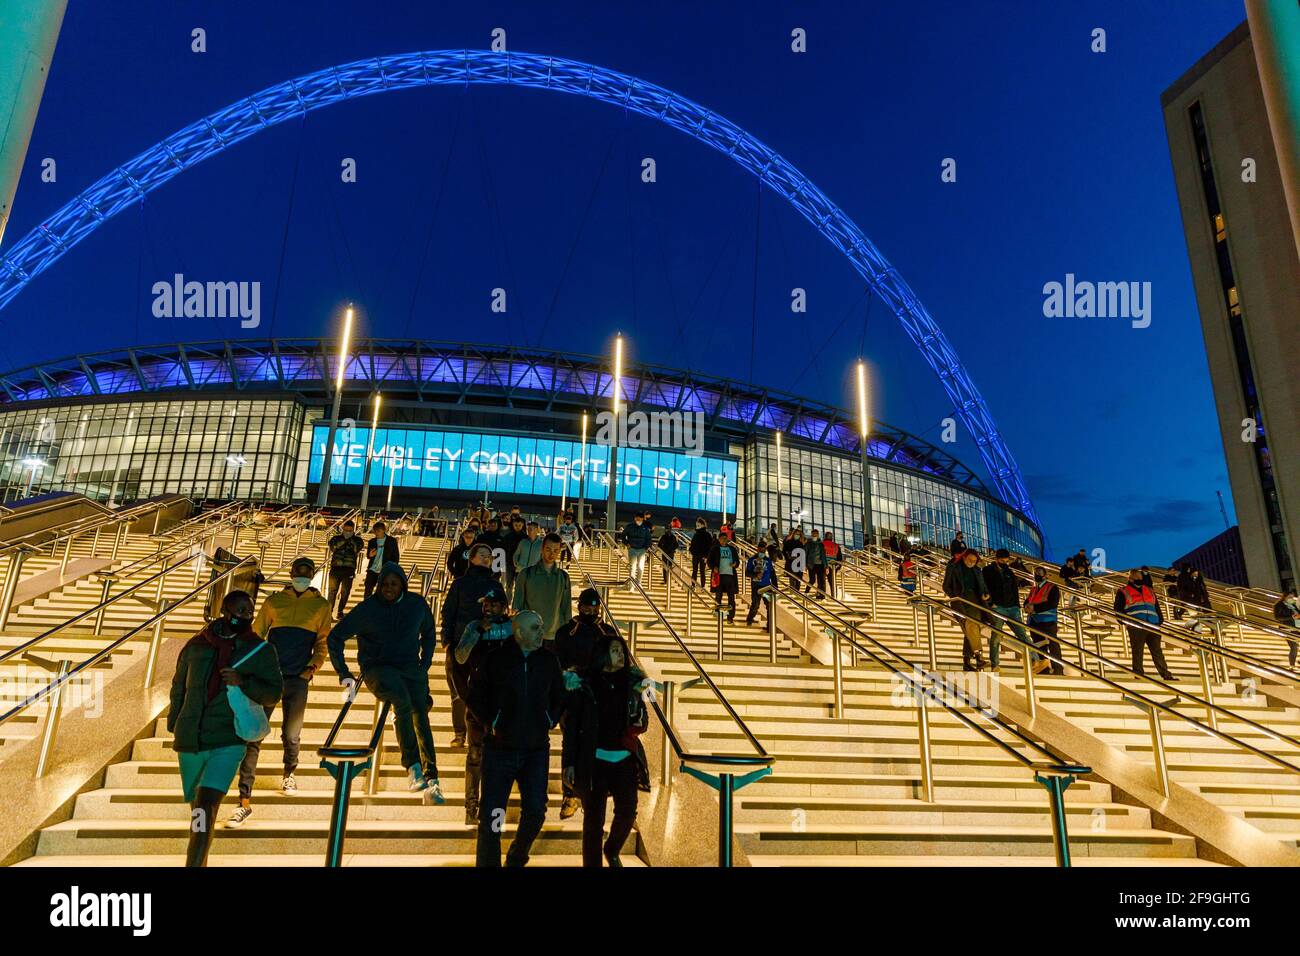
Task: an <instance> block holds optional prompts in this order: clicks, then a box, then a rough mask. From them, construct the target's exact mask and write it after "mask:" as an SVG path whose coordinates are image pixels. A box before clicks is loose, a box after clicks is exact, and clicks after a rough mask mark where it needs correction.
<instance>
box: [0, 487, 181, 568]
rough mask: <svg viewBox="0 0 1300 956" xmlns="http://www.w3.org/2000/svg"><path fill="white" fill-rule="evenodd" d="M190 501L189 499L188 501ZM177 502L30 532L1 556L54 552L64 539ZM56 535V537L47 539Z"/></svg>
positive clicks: (0, 550) (2, 547) (0, 548)
mask: <svg viewBox="0 0 1300 956" xmlns="http://www.w3.org/2000/svg"><path fill="white" fill-rule="evenodd" d="M186 500H188V499H186ZM173 504H175V501H161V502H147V503H145V504H139V505H132V506H131V507H130V508H126V509H123V510H121V511H115V512H111V513H109V514H95V515H82V516H81V517H80V518H74V519H72V520H71V521H67V522H64V523H63V524H60V525H55V526H54V527H52V528H42V529H40V530H38V531H29V532H27V534H25V535H23V536H22V537H20V538H15V539H14V540H12V541H6V542H3V543H0V555H5V554H8V553H9V552H10V551H14V550H17V549H19V548H29V549H31V550H33V551H39V550H41V549H42V548H47V547H48V548H51V550H52V551H53V549H54V548H56V547H57V546H58V545H59V544H60V543H61V542H62V541H64V539H71V538H75V537H77V536H78V535H81V534H84V533H86V532H88V531H94V530H95V529H96V528H104V527H107V526H108V525H113V524H118V523H121V522H125V521H134V520H135V519H136V518H138V517H140V515H143V514H147V513H148V512H149V511H150V510H151V509H152V510H155V511H161V510H162V509H163V508H165V507H170V506H171V505H173ZM52 532H53V533H54V537H45V538H42V536H43V535H49V534H51V533H52ZM29 539H41V540H38V541H36V542H35V543H29Z"/></svg>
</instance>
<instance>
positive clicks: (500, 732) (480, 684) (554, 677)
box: [465, 639, 564, 750]
mask: <svg viewBox="0 0 1300 956" xmlns="http://www.w3.org/2000/svg"><path fill="white" fill-rule="evenodd" d="M465 705H466V706H467V707H468V708H469V709H470V712H471V713H472V714H473V715H474V716H475V718H477V719H478V721H479V723H481V724H482V725H483V726H484V728H485V729H486V731H487V733H486V735H485V737H484V742H483V745H484V746H485V747H488V748H491V749H494V750H538V749H541V748H549V747H550V743H551V740H550V734H551V728H552V727H554V726H555V725H556V724H557V723H558V722H559V720H560V713H561V712H562V711H563V710H564V675H563V673H561V671H560V659H559V658H558V657H556V656H555V655H554V654H552V653H551V652H550V651H548V650H547V649H546V648H545V647H539V648H538V649H537V650H535V651H533V652H532V653H531V654H529V655H527V656H524V652H523V651H522V650H520V649H519V642H518V641H515V640H513V639H511V640H509V641H503V642H501V646H500V647H498V648H497V649H496V650H494V651H493V652H492V653H490V654H488V655H487V657H486V658H485V659H484V661H483V663H482V664H481V665H480V666H479V668H478V670H477V671H476V672H475V673H474V675H473V679H472V680H471V681H470V684H469V693H468V694H467V695H466V697H465Z"/></svg>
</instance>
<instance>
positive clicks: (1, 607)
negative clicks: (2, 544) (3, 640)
mask: <svg viewBox="0 0 1300 956" xmlns="http://www.w3.org/2000/svg"><path fill="white" fill-rule="evenodd" d="M26 560H27V549H26V548H21V547H20V548H18V549H17V550H16V551H14V553H13V554H12V555H10V556H9V570H8V572H6V574H5V584H4V590H3V591H0V631H3V630H4V629H5V628H6V627H8V626H9V612H10V610H11V609H12V608H13V605H14V596H15V595H16V594H17V593H18V578H19V577H20V576H21V575H22V573H23V562H24V561H26Z"/></svg>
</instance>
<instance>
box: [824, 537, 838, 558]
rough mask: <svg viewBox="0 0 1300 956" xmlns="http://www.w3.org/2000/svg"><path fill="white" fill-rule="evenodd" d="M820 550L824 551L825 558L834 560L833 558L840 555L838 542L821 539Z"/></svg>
mask: <svg viewBox="0 0 1300 956" xmlns="http://www.w3.org/2000/svg"><path fill="white" fill-rule="evenodd" d="M822 550H824V551H825V552H826V558H827V560H834V559H835V558H838V557H839V556H840V546H839V542H836V541H825V540H823V541H822Z"/></svg>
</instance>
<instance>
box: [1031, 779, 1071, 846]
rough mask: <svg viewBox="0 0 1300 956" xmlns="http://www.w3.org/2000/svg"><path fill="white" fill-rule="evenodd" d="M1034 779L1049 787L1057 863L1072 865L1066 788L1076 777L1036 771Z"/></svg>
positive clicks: (1048, 795)
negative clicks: (1066, 813) (1067, 828)
mask: <svg viewBox="0 0 1300 956" xmlns="http://www.w3.org/2000/svg"><path fill="white" fill-rule="evenodd" d="M1034 780H1036V781H1037V782H1038V783H1041V784H1042V785H1043V786H1044V787H1045V788H1046V789H1047V799H1048V801H1049V803H1050V804H1051V813H1052V848H1053V849H1054V850H1055V851H1056V865H1057V866H1060V867H1068V866H1070V836H1069V833H1068V831H1067V830H1066V826H1065V788H1066V787H1068V786H1069V785H1070V784H1072V783H1074V777H1072V776H1070V775H1069V774H1060V773H1045V774H1044V773H1036V774H1034Z"/></svg>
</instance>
